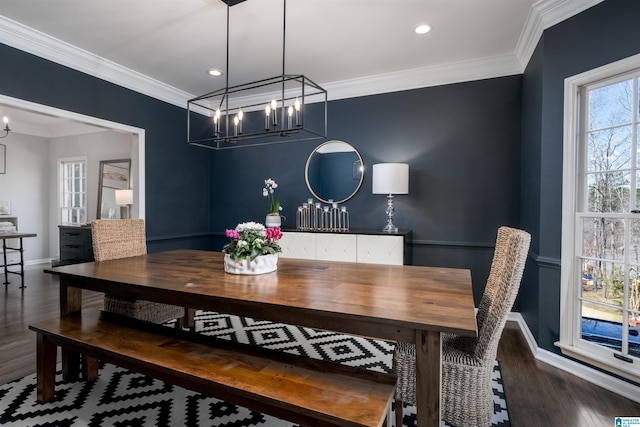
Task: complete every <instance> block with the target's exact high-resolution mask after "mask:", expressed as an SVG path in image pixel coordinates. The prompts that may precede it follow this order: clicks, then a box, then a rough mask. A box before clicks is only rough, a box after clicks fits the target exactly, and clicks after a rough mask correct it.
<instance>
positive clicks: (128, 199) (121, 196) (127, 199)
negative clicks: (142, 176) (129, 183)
mask: <svg viewBox="0 0 640 427" xmlns="http://www.w3.org/2000/svg"><path fill="white" fill-rule="evenodd" d="M132 204H133V190H131V189H128V190H116V205H120V206H126V207H127V215H126V218H127V219H128V218H129V216H130V215H129V206H130V205H132ZM121 217H122V218H125V216H123V215H121Z"/></svg>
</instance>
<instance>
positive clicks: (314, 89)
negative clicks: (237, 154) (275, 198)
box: [187, 74, 327, 150]
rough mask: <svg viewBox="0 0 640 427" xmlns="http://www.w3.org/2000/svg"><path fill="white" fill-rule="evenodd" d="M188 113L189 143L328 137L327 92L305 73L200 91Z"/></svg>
mask: <svg viewBox="0 0 640 427" xmlns="http://www.w3.org/2000/svg"><path fill="white" fill-rule="evenodd" d="M187 114H188V117H187V141H188V143H189V144H192V145H197V146H200V147H206V148H212V149H217V150H221V149H228V148H240V147H247V146H258V145H267V144H278V143H286V142H294V141H307V140H312V139H320V138H326V137H327V91H326V90H325V89H323V88H322V87H320V86H319V85H318V84H316V83H314V82H313V81H311V80H310V79H308V78H307V77H305V76H303V75H289V74H283V75H281V76H276V77H271V78H267V79H263V80H258V81H255V82H251V83H245V84H241V85H237V86H232V87H225V88H223V89H220V90H217V91H213V92H210V93H207V94H205V95H201V96H199V97H197V98H193V99H191V100H189V101H188V103H187Z"/></svg>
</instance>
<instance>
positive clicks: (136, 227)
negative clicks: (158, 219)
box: [91, 219, 147, 261]
mask: <svg viewBox="0 0 640 427" xmlns="http://www.w3.org/2000/svg"><path fill="white" fill-rule="evenodd" d="M91 238H92V240H93V255H94V258H95V260H96V261H107V260H110V259H118V258H127V257H133V256H138V255H145V254H146V253H147V238H146V233H145V229H144V220H143V219H97V220H95V221H93V222H92V223H91Z"/></svg>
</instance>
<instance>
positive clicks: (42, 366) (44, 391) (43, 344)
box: [36, 334, 58, 403]
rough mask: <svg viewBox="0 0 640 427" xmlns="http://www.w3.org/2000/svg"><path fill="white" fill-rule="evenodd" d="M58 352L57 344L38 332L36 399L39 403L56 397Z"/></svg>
mask: <svg viewBox="0 0 640 427" xmlns="http://www.w3.org/2000/svg"><path fill="white" fill-rule="evenodd" d="M57 354H58V348H57V346H56V345H54V344H52V343H51V342H50V341H49V340H48V339H47V337H45V336H44V335H42V334H38V336H37V338H36V359H37V362H36V373H37V380H36V399H37V401H38V402H39V403H44V402H49V401H51V400H52V399H53V397H54V393H55V383H56V382H55V379H56V356H57Z"/></svg>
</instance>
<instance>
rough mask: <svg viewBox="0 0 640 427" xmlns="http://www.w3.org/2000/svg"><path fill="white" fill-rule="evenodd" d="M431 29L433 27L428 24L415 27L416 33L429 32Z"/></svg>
mask: <svg viewBox="0 0 640 427" xmlns="http://www.w3.org/2000/svg"><path fill="white" fill-rule="evenodd" d="M429 31H431V27H430V26H428V25H426V24H422V25H418V26H417V27H416V29H415V32H416V34H427V33H428V32H429Z"/></svg>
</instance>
